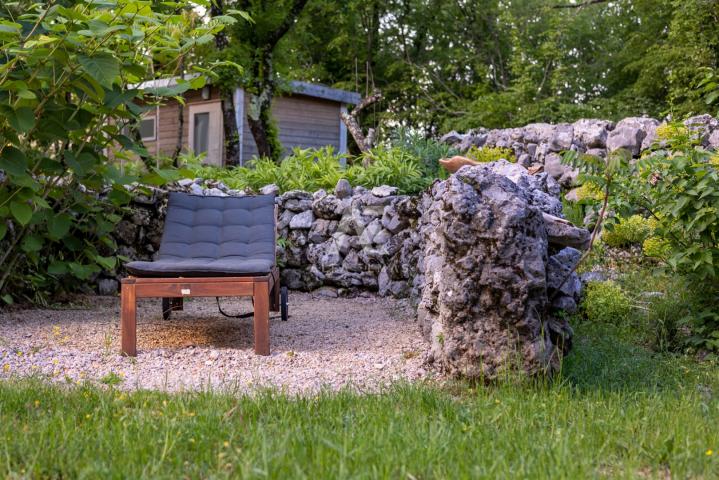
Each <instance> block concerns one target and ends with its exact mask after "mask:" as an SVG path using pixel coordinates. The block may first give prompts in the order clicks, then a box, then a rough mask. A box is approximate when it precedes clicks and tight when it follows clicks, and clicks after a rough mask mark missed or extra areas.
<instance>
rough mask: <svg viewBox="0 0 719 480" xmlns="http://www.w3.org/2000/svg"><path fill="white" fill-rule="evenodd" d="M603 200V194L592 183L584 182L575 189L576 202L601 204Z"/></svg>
mask: <svg viewBox="0 0 719 480" xmlns="http://www.w3.org/2000/svg"><path fill="white" fill-rule="evenodd" d="M603 199H604V192H603V191H602V189H601V188H600V187H599V186H598V185H597V184H596V183H594V182H584V183H583V184H582V185H581V186H579V187H578V188H577V201H578V202H601V201H602V200H603Z"/></svg>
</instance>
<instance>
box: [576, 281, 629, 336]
mask: <svg viewBox="0 0 719 480" xmlns="http://www.w3.org/2000/svg"><path fill="white" fill-rule="evenodd" d="M583 309H584V313H585V315H586V317H587V319H588V320H589V321H591V322H598V323H612V324H615V325H619V324H621V323H623V322H625V321H626V320H627V319H628V318H629V315H630V314H631V312H632V306H631V302H630V301H629V297H628V296H627V294H626V293H624V290H622V288H621V287H620V286H619V285H618V284H617V283H615V282H613V281H611V280H609V281H606V282H591V283H589V284H588V285H587V294H586V296H585V298H584V302H583Z"/></svg>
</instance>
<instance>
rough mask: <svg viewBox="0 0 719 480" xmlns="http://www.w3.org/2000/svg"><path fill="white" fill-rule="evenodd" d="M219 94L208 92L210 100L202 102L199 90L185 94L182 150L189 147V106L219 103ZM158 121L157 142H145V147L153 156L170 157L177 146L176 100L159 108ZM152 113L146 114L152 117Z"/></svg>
mask: <svg viewBox="0 0 719 480" xmlns="http://www.w3.org/2000/svg"><path fill="white" fill-rule="evenodd" d="M220 98H221V97H220V93H219V90H218V89H216V88H212V89H211V90H210V99H209V100H204V99H203V98H202V92H201V91H200V90H192V91H189V92H187V93H186V94H185V105H184V106H183V109H184V116H185V119H184V120H185V123H184V125H183V129H182V145H183V150H187V148H188V145H189V140H188V139H189V133H190V105H191V104H192V105H197V104H201V103H217V102H220V101H221V100H220ZM159 110H160V119H159V121H158V123H157V140H155V141H146V142H144V143H145V147H146V148H147V151H148V152H149V153H151V154H153V155H166V156H170V155H172V154H173V153H174V151H175V148H176V146H177V128H178V126H179V123H180V109H179V104H178V102H177V100H170V101H169V102H167V103H166V104H165V105H162V106H161V107H160V108H159ZM153 113H154V112H148V115H152V114H153Z"/></svg>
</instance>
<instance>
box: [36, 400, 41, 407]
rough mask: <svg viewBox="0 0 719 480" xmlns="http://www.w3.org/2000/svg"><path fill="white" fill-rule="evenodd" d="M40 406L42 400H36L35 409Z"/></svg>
mask: <svg viewBox="0 0 719 480" xmlns="http://www.w3.org/2000/svg"><path fill="white" fill-rule="evenodd" d="M39 406H40V400H35V408H37V407H39Z"/></svg>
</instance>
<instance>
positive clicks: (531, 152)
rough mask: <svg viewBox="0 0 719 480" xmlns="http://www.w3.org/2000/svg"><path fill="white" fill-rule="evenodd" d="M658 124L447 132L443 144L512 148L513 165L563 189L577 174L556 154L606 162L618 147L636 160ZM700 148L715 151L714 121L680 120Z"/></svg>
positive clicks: (586, 122)
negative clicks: (543, 175) (575, 153)
mask: <svg viewBox="0 0 719 480" xmlns="http://www.w3.org/2000/svg"><path fill="white" fill-rule="evenodd" d="M660 125H661V122H660V121H659V120H656V119H654V118H648V117H629V118H625V119H623V120H620V121H619V122H617V123H614V122H610V121H607V120H597V119H581V120H577V121H576V122H574V123H568V124H558V125H552V124H548V123H534V124H530V125H527V126H524V127H520V128H505V129H495V130H488V129H485V128H479V129H476V130H472V131H469V132H467V133H457V132H450V133H448V134H446V135H444V136H443V137H442V139H441V140H442V141H443V142H445V143H448V144H450V145H453V146H455V147H457V148H458V149H459V150H460V151H466V150H467V149H469V148H470V147H472V146H477V147H485V146H487V147H503V148H511V149H512V150H513V151H514V154H515V156H516V158H517V163H519V164H520V165H522V166H523V167H525V168H527V169H531V170H532V171H538V170H543V171H545V172H547V173H548V174H549V175H551V176H552V178H554V179H555V180H557V181H558V182H559V183H560V184H561V185H562V186H563V187H569V186H571V185H572V183H573V182H574V180H575V179H576V176H577V173H576V172H575V171H573V170H572V169H571V168H569V167H567V166H565V165H562V163H561V155H560V152H563V151H565V150H576V151H579V152H582V153H588V154H591V155H597V156H600V157H602V158H604V157H606V155H607V152H612V151H614V150H618V149H620V148H625V149H627V150H629V151H630V152H631V153H632V155H633V156H635V157H638V156H639V155H641V154H642V153H643V152H644V151H646V150H648V149H649V148H652V147H653V146H657V143H658V144H659V146H661V142H658V138H657V127H659V126H660ZM684 125H686V126H687V128H689V129H690V130H691V131H693V132H694V134H695V135H696V136H697V138H698V140H699V142H700V143H701V145H702V146H704V147H705V148H708V149H712V150H719V120H717V119H716V118H714V117H712V116H711V115H706V114H705V115H697V116H694V117H691V118H688V119H687V120H685V121H684Z"/></svg>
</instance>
